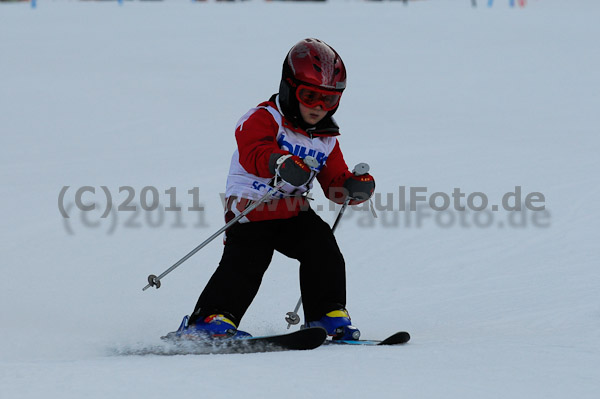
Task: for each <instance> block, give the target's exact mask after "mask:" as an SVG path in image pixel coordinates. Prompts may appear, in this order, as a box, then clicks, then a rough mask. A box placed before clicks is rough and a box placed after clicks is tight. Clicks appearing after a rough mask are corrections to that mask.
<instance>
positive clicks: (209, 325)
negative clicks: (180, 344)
mask: <svg viewBox="0 0 600 399" xmlns="http://www.w3.org/2000/svg"><path fill="white" fill-rule="evenodd" d="M250 337H252V335H250V334H248V333H247V332H245V331H241V330H238V329H237V326H236V325H235V323H234V322H232V321H231V320H229V319H228V318H227V317H225V316H223V315H222V314H213V315H210V316H208V317H206V318H204V319H203V320H198V321H197V322H196V323H194V324H189V316H185V317H184V318H183V321H182V322H181V325H180V326H179V328H178V329H177V331H174V332H171V333H169V334H167V336H166V337H164V338H166V339H181V338H183V339H207V338H208V339H213V338H250Z"/></svg>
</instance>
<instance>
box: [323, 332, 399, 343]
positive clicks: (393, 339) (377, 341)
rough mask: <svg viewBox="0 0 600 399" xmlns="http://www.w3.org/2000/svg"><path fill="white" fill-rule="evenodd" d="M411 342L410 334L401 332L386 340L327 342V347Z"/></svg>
mask: <svg viewBox="0 0 600 399" xmlns="http://www.w3.org/2000/svg"><path fill="white" fill-rule="evenodd" d="M408 341H410V334H409V333H407V332H406V331H400V332H397V333H395V334H393V335H390V336H389V337H387V338H386V339H384V340H371V339H359V340H327V341H325V344H327V345H367V346H368V345H401V344H405V343H407V342H408Z"/></svg>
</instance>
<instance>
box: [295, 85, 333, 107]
mask: <svg viewBox="0 0 600 399" xmlns="http://www.w3.org/2000/svg"><path fill="white" fill-rule="evenodd" d="M296 98H297V99H298V101H300V104H302V105H305V106H307V107H308V108H314V107H316V106H317V105H320V106H321V108H323V110H325V111H331V110H332V109H334V108H335V107H337V106H338V104H339V103H340V98H342V93H341V92H339V91H333V90H324V89H319V88H316V87H310V86H305V85H300V86H298V89H297V90H296Z"/></svg>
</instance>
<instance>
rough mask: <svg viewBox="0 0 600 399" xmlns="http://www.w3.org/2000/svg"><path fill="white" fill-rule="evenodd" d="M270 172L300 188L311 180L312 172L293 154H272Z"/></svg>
mask: <svg viewBox="0 0 600 399" xmlns="http://www.w3.org/2000/svg"><path fill="white" fill-rule="evenodd" d="M269 170H270V171H271V173H273V174H274V175H275V174H276V175H278V176H279V177H280V178H281V179H283V180H284V181H285V182H286V183H289V184H291V185H292V186H296V187H300V186H302V185H304V184H306V183H307V182H308V181H309V180H310V175H311V170H310V168H309V167H308V165H306V164H305V163H304V161H303V160H302V158H300V157H299V156H297V155H292V154H286V155H283V154H271V157H270V158H269Z"/></svg>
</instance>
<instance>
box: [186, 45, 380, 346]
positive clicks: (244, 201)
mask: <svg viewBox="0 0 600 399" xmlns="http://www.w3.org/2000/svg"><path fill="white" fill-rule="evenodd" d="M345 88H346V68H345V67H344V63H343V62H342V59H341V58H340V56H339V55H338V54H337V52H336V51H335V50H334V49H333V48H331V47H330V46H329V45H327V44H326V43H324V42H323V41H321V40H318V39H305V40H302V41H300V42H298V43H297V44H296V45H295V46H294V47H292V49H291V50H290V51H289V53H288V54H287V56H286V58H285V60H284V63H283V72H282V77H281V83H280V86H279V93H277V94H274V95H273V96H272V97H271V98H270V99H269V101H265V102H263V103H261V104H259V105H258V106H257V107H256V108H252V109H251V110H250V111H248V113H246V115H244V116H243V117H242V118H241V119H240V120H239V121H238V123H237V127H236V130H235V137H236V140H237V150H236V151H235V152H234V154H233V158H232V160H231V166H230V170H229V176H228V178H227V189H226V210H225V219H226V221H230V220H231V219H233V218H234V217H235V216H236V215H239V214H240V212H242V211H243V210H244V209H245V208H246V207H248V206H249V205H250V204H251V203H252V202H253V201H255V200H257V199H259V198H261V197H262V196H263V195H264V194H265V192H266V191H265V190H272V191H273V195H272V196H271V198H272V199H271V200H270V201H268V202H267V203H265V204H263V206H259V207H258V208H256V209H254V210H253V211H251V212H250V213H249V214H247V215H246V216H245V217H243V218H242V219H240V221H239V222H238V223H235V224H234V225H233V226H231V227H230V228H229V229H228V230H227V232H226V239H225V248H224V251H223V256H222V258H221V262H220V263H219V267H218V268H217V270H216V271H215V273H214V274H213V276H212V277H211V279H210V281H209V282H208V284H207V285H206V287H205V288H204V291H203V292H202V294H201V295H200V298H199V299H198V302H197V304H196V307H195V309H194V312H193V313H192V315H191V316H190V317H189V319H188V318H187V316H186V317H185V318H184V321H183V323H182V325H181V327H180V328H179V330H178V331H177V332H176V333H177V335H179V336H185V335H194V336H196V335H200V336H207V335H208V336H212V337H232V336H235V337H244V336H249V334H248V333H246V332H243V331H241V330H238V329H237V326H238V325H239V323H240V320H241V319H242V317H243V316H244V313H245V312H246V310H247V309H248V307H249V306H250V303H251V302H252V300H253V299H254V297H255V295H256V293H257V292H258V288H259V286H260V283H261V280H262V277H263V274H264V273H265V271H266V270H267V267H268V266H269V263H270V262H271V258H272V256H273V252H274V251H275V250H277V251H278V252H280V253H282V254H284V255H286V256H288V257H290V258H294V259H297V260H299V261H300V288H301V294H302V301H303V307H304V316H305V322H306V326H307V327H315V326H318V327H323V328H324V329H326V330H327V333H328V334H329V335H330V336H333V337H334V339H358V336H359V335H360V333H359V332H358V330H357V329H356V327H354V326H352V325H351V321H350V316H349V315H348V312H347V311H346V308H345V306H346V280H345V264H344V258H343V257H342V254H341V253H340V249H339V248H338V245H337V242H336V240H335V237H334V235H333V233H332V231H331V228H330V227H329V225H328V224H327V223H325V222H324V221H323V220H322V219H321V218H320V217H319V216H317V214H316V213H315V212H314V211H313V210H312V209H311V208H310V205H309V204H308V201H307V199H306V197H307V194H308V192H309V190H310V189H311V188H312V183H313V180H314V179H315V178H316V179H317V180H318V181H319V183H320V185H321V187H322V188H323V191H324V193H325V195H326V196H327V197H328V198H329V199H330V200H332V201H335V202H336V203H339V204H341V203H343V202H344V201H345V200H346V198H348V197H349V198H350V202H349V204H350V205H355V204H359V203H361V202H363V201H366V200H368V199H369V198H370V197H371V195H372V194H373V191H374V189H375V181H374V179H373V177H372V176H371V175H369V174H365V175H361V176H355V175H354V174H353V173H352V172H350V171H349V170H348V166H347V165H346V163H345V161H344V158H343V156H342V152H341V150H340V147H339V144H338V142H337V139H336V136H338V135H339V127H338V125H337V124H336V122H335V120H334V119H333V118H332V115H333V114H334V113H335V111H336V110H337V108H338V105H339V102H340V98H341V96H342V93H343V91H344V89H345ZM306 157H312V159H311V161H312V162H309V161H308V158H307V162H306V163H305V162H304V159H305V158H306ZM314 159H316V161H317V162H318V165H317V164H316V163H315V162H314ZM309 165H310V166H309ZM278 182H281V184H283V186H282V187H280V188H279V190H278V191H277V192H275V190H274V189H273V187H274V186H275V184H277V183H278ZM357 332H358V333H357Z"/></svg>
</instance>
